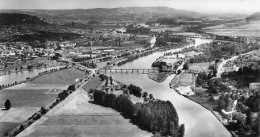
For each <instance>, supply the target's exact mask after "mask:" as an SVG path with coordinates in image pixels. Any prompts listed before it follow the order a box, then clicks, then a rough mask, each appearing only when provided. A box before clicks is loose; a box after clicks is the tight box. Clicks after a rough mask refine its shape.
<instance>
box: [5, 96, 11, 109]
mask: <svg viewBox="0 0 260 137" xmlns="http://www.w3.org/2000/svg"><path fill="white" fill-rule="evenodd" d="M4 106H5V109H6V110H9V109H10V108H11V101H10V100H9V99H7V100H6V101H5V103H4Z"/></svg>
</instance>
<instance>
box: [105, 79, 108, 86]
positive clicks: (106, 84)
mask: <svg viewBox="0 0 260 137" xmlns="http://www.w3.org/2000/svg"><path fill="white" fill-rule="evenodd" d="M105 86H106V87H107V86H108V78H106V83H105Z"/></svg>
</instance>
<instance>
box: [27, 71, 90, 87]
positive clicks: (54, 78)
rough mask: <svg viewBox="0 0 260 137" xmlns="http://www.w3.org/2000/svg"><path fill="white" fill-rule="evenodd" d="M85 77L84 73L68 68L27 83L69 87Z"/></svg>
mask: <svg viewBox="0 0 260 137" xmlns="http://www.w3.org/2000/svg"><path fill="white" fill-rule="evenodd" d="M84 77H85V72H83V71H81V70H78V69H76V68H69V69H65V70H61V71H57V72H54V73H50V74H45V75H43V76H40V77H38V78H36V79H34V80H32V81H30V82H29V83H33V84H53V85H55V84H63V85H71V84H74V83H75V82H76V81H75V80H76V79H82V78H84Z"/></svg>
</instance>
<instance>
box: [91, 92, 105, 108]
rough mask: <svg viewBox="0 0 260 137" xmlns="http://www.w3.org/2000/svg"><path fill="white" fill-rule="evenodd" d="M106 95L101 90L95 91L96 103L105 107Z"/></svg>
mask: <svg viewBox="0 0 260 137" xmlns="http://www.w3.org/2000/svg"><path fill="white" fill-rule="evenodd" d="M105 95H106V93H105V92H103V91H100V90H95V92H94V94H93V96H94V102H95V103H97V104H100V105H103V103H104V99H105Z"/></svg>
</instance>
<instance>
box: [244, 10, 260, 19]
mask: <svg viewBox="0 0 260 137" xmlns="http://www.w3.org/2000/svg"><path fill="white" fill-rule="evenodd" d="M259 20H260V12H256V13H254V14H252V15H251V16H249V17H247V18H246V21H259Z"/></svg>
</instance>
